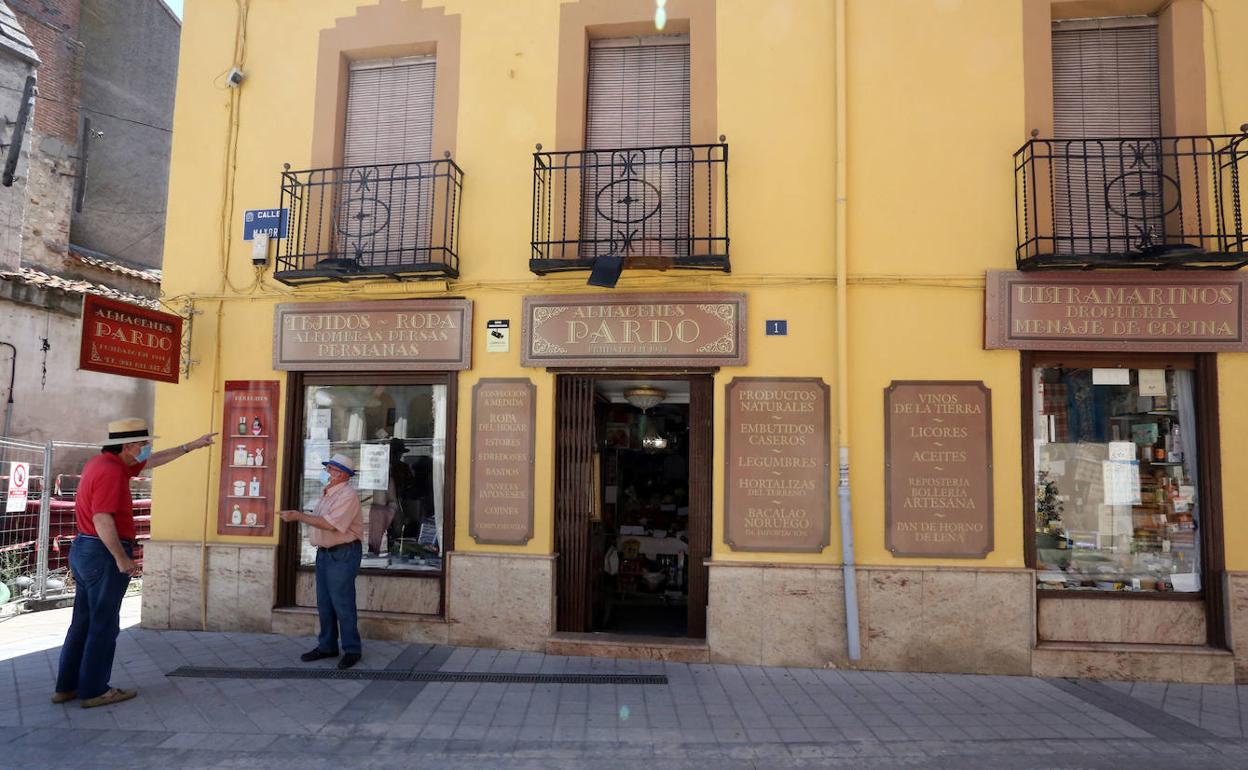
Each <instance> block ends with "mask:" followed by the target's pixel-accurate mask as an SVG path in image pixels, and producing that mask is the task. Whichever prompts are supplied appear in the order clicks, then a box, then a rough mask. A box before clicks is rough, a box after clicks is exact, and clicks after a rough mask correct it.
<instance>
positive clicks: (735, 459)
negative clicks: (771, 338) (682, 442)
mask: <svg viewBox="0 0 1248 770" xmlns="http://www.w3.org/2000/svg"><path fill="white" fill-rule="evenodd" d="M727 405H728V409H727V414H728V428H727V429H728V436H727V448H726V452H725V457H724V463H725V465H726V467H725V469H724V470H725V473H724V479H725V481H724V507H725V527H724V542H725V543H727V544H728V545H729V546H730V547H731V548H732V549H733V550H734V551H810V552H814V553H818V552H819V551H821V550H823V549H824V548H825V547H827V545H828V543H829V528H830V510H831V508H830V505H831V501H830V499H829V494H830V492H831V476H830V474H831V459H832V457H831V441H830V438H829V435H828V386H827V385H825V384H824V382H823V381H822V380H820V379H816V378H792V379H789V378H774V379H772V378H754V377H744V378H737V379H734V380H733V381H732V382H730V383H728V387H727Z"/></svg>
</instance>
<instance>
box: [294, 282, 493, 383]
mask: <svg viewBox="0 0 1248 770" xmlns="http://www.w3.org/2000/svg"><path fill="white" fill-rule="evenodd" d="M471 363H472V300H467V299H442V300H421V299H412V300H406V299H405V300H385V301H379V302H300V303H295V304H285V305H278V306H277V310H276V312H275V313H274V314H273V368H274V369H287V370H295V371H332V370H338V369H347V368H351V367H354V366H366V367H367V368H369V369H374V370H411V369H433V370H446V369H467V368H469V366H470V365H471Z"/></svg>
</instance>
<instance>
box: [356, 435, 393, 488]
mask: <svg viewBox="0 0 1248 770" xmlns="http://www.w3.org/2000/svg"><path fill="white" fill-rule="evenodd" d="M356 482H357V483H356V489H385V488H386V487H387V486H388V485H389V482H390V445H389V444H361V445H360V468H359V472H358V474H357V477H356Z"/></svg>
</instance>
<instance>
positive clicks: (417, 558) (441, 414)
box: [298, 384, 448, 573]
mask: <svg viewBox="0 0 1248 770" xmlns="http://www.w3.org/2000/svg"><path fill="white" fill-rule="evenodd" d="M303 399H304V404H303V463H302V474H301V477H300V479H299V480H298V489H299V501H300V507H301V508H302V509H303V510H305V511H311V510H312V508H313V507H314V506H315V505H316V502H317V500H318V499H319V498H320V496H321V490H322V489H323V481H322V478H323V477H322V472H323V471H324V468H323V467H322V465H321V463H322V462H324V461H325V460H328V459H329V458H330V457H331V456H333V455H334V454H344V455H346V456H347V457H348V458H350V459H351V460H352V462H354V463H355V464H356V465H355V467H356V475H355V476H354V477H353V478H352V479H351V485H352V486H353V487H355V488H356V490H357V492H358V493H359V496H360V507H361V509H362V511H363V514H364V560H363V562H362V564H361V567H362V568H365V569H384V570H390V571H395V572H423V573H431V572H432V573H440V572H441V571H442V560H443V557H444V554H445V552H446V549H447V547H448V544H447V543H446V542H445V530H444V526H443V525H444V523H445V522H446V517H447V511H446V509H445V506H444V501H445V499H446V491H447V490H446V478H447V475H446V471H447V468H446V464H447V457H446V453H447V450H446V447H447V386H446V385H436V384H434V385H308V386H305V388H304V393H303ZM300 530H301V531H300V545H299V563H300V564H301V565H303V566H309V565H312V564H314V563H315V561H316V549H315V548H314V547H313V546H312V545H311V544H310V543H309V541H308V532H309V527H308V525H306V524H304V525H301V528H300Z"/></svg>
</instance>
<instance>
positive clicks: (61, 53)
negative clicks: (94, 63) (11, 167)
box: [8, 0, 83, 146]
mask: <svg viewBox="0 0 1248 770" xmlns="http://www.w3.org/2000/svg"><path fill="white" fill-rule="evenodd" d="M8 4H9V7H10V8H11V9H12V10H13V13H14V14H15V15H16V16H17V20H18V22H20V23H21V25H22V27H23V28H24V29H25V30H26V34H27V36H29V37H30V40H31V42H32V43H33V44H34V46H35V50H36V51H38V52H39V58H40V60H41V61H42V62H43V63H42V64H41V65H40V66H39V98H38V99H37V100H36V105H35V131H36V133H40V134H44V135H47V136H55V137H57V138H58V139H60V140H61V141H63V142H65V143H66V144H68V145H70V146H77V143H78V105H79V102H80V101H81V83H82V58H83V46H82V43H81V42H80V41H79V40H78V17H79V4H80V0H8Z"/></svg>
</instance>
